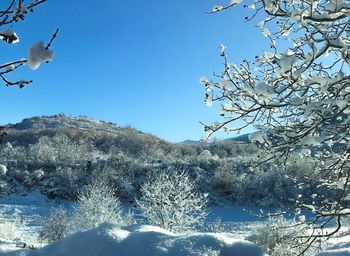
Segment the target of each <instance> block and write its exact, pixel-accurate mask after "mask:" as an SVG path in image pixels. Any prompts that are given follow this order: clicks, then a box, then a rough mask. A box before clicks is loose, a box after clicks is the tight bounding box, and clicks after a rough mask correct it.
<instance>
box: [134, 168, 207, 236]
mask: <svg viewBox="0 0 350 256" xmlns="http://www.w3.org/2000/svg"><path fill="white" fill-rule="evenodd" d="M195 188H196V187H195V184H194V182H193V181H191V180H190V178H189V177H188V175H187V174H186V173H185V172H177V173H176V172H174V173H173V172H167V171H159V172H155V173H153V175H151V176H150V177H149V180H148V181H147V182H145V183H144V184H143V185H142V187H141V194H142V197H141V198H140V199H139V200H137V204H138V205H139V207H140V209H141V210H142V213H143V215H144V216H145V217H146V218H147V219H148V220H149V222H150V223H151V224H155V225H158V226H160V227H162V228H165V229H167V230H170V231H174V232H186V231H189V230H192V229H195V228H197V227H198V226H200V225H201V224H202V222H203V221H204V219H205V217H206V216H207V212H206V210H205V209H204V206H205V204H206V203H207V198H206V196H205V195H201V194H199V193H197V192H196V191H195Z"/></svg>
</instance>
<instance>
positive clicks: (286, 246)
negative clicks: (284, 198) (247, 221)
mask: <svg viewBox="0 0 350 256" xmlns="http://www.w3.org/2000/svg"><path fill="white" fill-rule="evenodd" d="M303 235H306V230H305V229H304V228H303V227H301V226H300V225H295V223H293V222H292V221H288V220H286V219H284V218H283V217H281V216H278V217H273V218H270V219H269V221H268V222H266V223H264V224H262V226H260V227H258V228H257V229H256V230H255V233H253V234H252V235H250V236H249V237H248V238H247V239H248V240H249V241H251V242H253V243H255V244H257V245H259V246H260V247H261V248H263V249H264V251H265V252H266V253H268V255H270V256H295V255H301V253H302V252H303V250H304V248H299V247H296V246H295V243H296V242H295V240H298V237H301V236H303ZM299 239H300V238H299ZM315 250H316V248H315V247H311V248H310V249H309V250H307V251H306V252H303V254H302V255H304V256H313V255H315Z"/></svg>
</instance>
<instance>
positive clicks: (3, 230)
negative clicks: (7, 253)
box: [0, 214, 24, 241]
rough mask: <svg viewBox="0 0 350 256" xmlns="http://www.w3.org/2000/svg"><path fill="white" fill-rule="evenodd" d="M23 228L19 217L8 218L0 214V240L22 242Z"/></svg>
mask: <svg viewBox="0 0 350 256" xmlns="http://www.w3.org/2000/svg"><path fill="white" fill-rule="evenodd" d="M23 226H24V224H23V223H22V220H21V218H20V216H18V215H13V216H12V217H11V218H9V217H8V216H3V215H1V214H0V240H4V241H14V240H16V241H22V240H23V237H24V234H23V230H22V228H23Z"/></svg>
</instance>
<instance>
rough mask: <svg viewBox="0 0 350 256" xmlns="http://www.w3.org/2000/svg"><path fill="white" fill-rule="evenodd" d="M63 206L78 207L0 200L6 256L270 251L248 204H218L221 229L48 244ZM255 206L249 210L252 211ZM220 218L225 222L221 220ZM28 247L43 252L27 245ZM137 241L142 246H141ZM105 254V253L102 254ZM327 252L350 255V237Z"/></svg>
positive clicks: (107, 232)
mask: <svg viewBox="0 0 350 256" xmlns="http://www.w3.org/2000/svg"><path fill="white" fill-rule="evenodd" d="M58 205H63V206H64V207H65V208H66V209H68V210H70V209H71V208H72V202H70V201H61V202H58V201H55V200H50V199H47V198H46V197H45V196H43V195H42V194H40V193H39V192H32V193H30V194H28V195H26V196H19V195H11V196H7V197H2V198H0V216H2V218H1V219H0V228H1V229H2V231H4V230H7V232H2V236H0V255H3V256H15V255H20V256H24V255H27V256H29V255H33V256H34V255H47V256H50V255H71V256H78V255H86V256H89V255H107V256H108V255H115V254H114V253H115V251H118V252H121V254H118V255H144V256H148V255H149V256H151V255H198V256H199V255H208V256H215V255H227V256H229V255H232V256H260V255H261V256H262V255H266V254H264V253H263V252H262V250H261V249H260V248H258V247H257V246H255V245H254V244H252V243H250V242H247V241H246V240H245V238H246V237H248V236H249V235H251V234H253V233H254V231H255V230H256V229H257V228H258V227H261V226H262V225H263V224H264V223H263V222H262V221H261V220H259V219H258V218H257V217H255V216H252V215H250V214H248V213H247V212H246V211H245V210H244V209H243V208H239V207H230V208H229V207H227V208H212V209H211V212H210V214H209V216H208V219H207V225H206V228H207V229H208V231H210V228H211V227H212V225H214V226H215V229H216V230H217V231H220V228H221V229H222V230H225V232H221V233H209V232H201V233H191V234H186V235H175V234H174V233H171V232H169V231H166V230H164V229H161V228H158V227H155V226H149V225H131V226H127V227H119V226H117V225H115V224H104V225H102V226H100V227H98V228H96V229H94V230H90V231H86V232H80V233H77V234H73V235H71V236H69V237H67V238H66V239H63V240H60V241H57V242H54V243H51V244H50V245H48V246H46V244H43V243H42V242H41V241H40V239H39V230H40V227H41V223H42V221H43V217H45V216H47V215H48V213H49V211H50V209H52V208H53V207H57V206H58ZM252 210H254V209H248V210H247V211H252ZM218 218H220V221H217V220H218ZM22 242H25V243H26V244H27V247H31V246H33V247H34V248H41V249H38V250H32V249H28V248H26V249H23V248H19V247H18V246H20V245H21V243H22ZM135 245H137V247H135ZM102 251H103V253H102V254H101V252H102ZM319 255H322V256H328V255H338V256H345V255H350V239H349V236H342V237H340V238H336V239H333V240H332V241H330V244H329V248H328V249H327V250H326V251H325V252H323V253H321V254H319Z"/></svg>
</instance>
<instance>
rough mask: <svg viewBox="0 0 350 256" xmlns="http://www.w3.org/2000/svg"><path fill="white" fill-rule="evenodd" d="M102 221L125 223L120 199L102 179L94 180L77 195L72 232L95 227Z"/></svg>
mask: <svg viewBox="0 0 350 256" xmlns="http://www.w3.org/2000/svg"><path fill="white" fill-rule="evenodd" d="M104 222H113V223H118V224H128V223H125V219H123V215H122V211H121V209H120V201H119V199H118V198H117V197H115V194H114V191H113V190H112V189H111V188H110V187H109V186H108V183H107V182H106V181H104V180H95V181H93V182H92V183H91V184H90V185H87V186H86V187H85V189H84V190H83V191H82V192H81V193H80V194H79V195H78V204H77V205H76V206H75V207H74V213H73V216H72V219H71V229H72V231H73V232H77V231H83V230H88V229H92V228H96V227H97V226H98V225H100V224H102V223H104Z"/></svg>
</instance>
